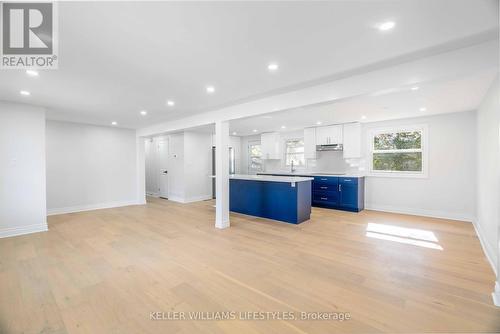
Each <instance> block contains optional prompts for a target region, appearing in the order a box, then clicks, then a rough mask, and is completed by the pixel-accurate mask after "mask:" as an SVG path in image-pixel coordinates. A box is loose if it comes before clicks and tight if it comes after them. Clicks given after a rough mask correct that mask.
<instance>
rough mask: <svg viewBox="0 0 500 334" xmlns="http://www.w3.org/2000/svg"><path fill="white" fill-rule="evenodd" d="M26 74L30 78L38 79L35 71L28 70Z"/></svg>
mask: <svg viewBox="0 0 500 334" xmlns="http://www.w3.org/2000/svg"><path fill="white" fill-rule="evenodd" d="M26 74H27V75H29V76H30V77H37V76H38V72H37V71H35V70H26Z"/></svg>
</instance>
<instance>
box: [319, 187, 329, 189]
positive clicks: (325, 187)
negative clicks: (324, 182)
mask: <svg viewBox="0 0 500 334" xmlns="http://www.w3.org/2000/svg"><path fill="white" fill-rule="evenodd" d="M320 188H321V189H328V187H320Z"/></svg>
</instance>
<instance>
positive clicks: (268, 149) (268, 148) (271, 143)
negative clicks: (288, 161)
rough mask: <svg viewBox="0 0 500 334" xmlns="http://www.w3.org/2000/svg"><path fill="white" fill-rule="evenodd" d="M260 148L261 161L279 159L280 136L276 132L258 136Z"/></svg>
mask: <svg viewBox="0 0 500 334" xmlns="http://www.w3.org/2000/svg"><path fill="white" fill-rule="evenodd" d="M260 145H261V146H260V148H261V151H262V159H268V160H272V159H281V150H280V146H281V145H280V134H279V133H277V132H270V133H263V134H261V135H260Z"/></svg>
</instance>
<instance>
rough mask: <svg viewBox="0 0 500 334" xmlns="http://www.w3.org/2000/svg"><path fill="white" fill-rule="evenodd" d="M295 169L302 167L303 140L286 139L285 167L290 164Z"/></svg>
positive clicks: (303, 157) (303, 159) (303, 160)
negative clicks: (295, 167)
mask: <svg viewBox="0 0 500 334" xmlns="http://www.w3.org/2000/svg"><path fill="white" fill-rule="evenodd" d="M292 161H293V165H294V166H297V167H304V165H305V156H304V139H302V138H299V139H288V140H287V141H286V142H285V165H286V166H290V165H291V164H292Z"/></svg>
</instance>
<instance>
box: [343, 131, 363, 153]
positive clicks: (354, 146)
mask: <svg viewBox="0 0 500 334" xmlns="http://www.w3.org/2000/svg"><path fill="white" fill-rule="evenodd" d="M350 158H361V124H360V123H348V124H344V159H350Z"/></svg>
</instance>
